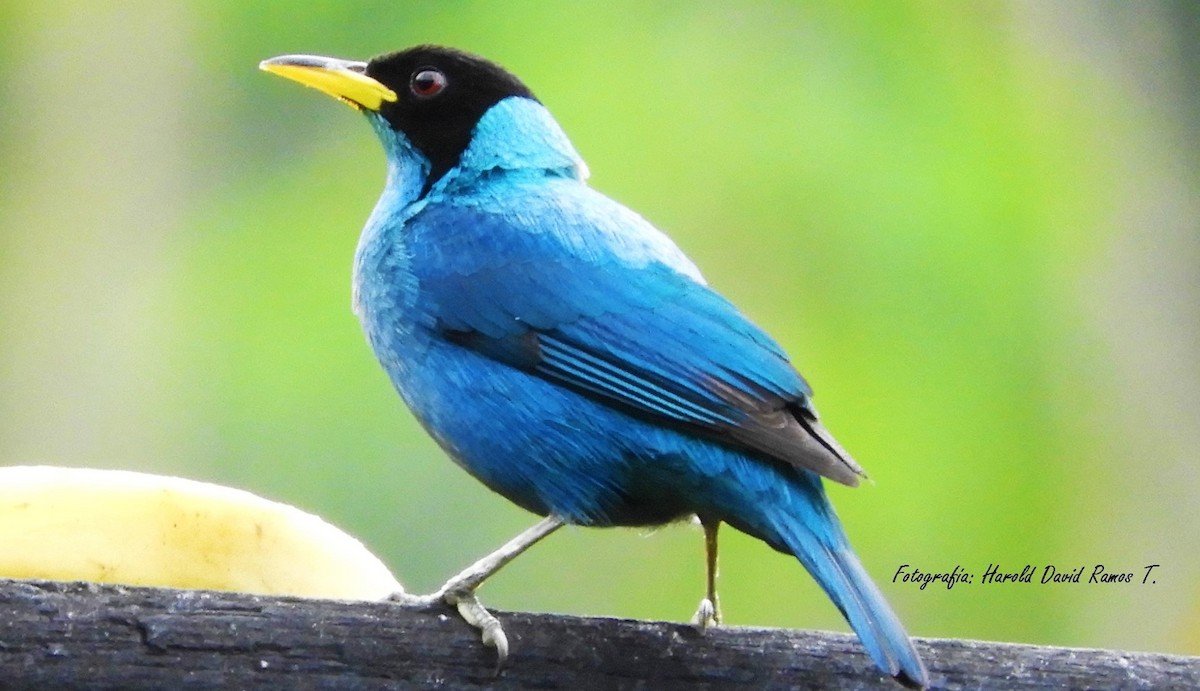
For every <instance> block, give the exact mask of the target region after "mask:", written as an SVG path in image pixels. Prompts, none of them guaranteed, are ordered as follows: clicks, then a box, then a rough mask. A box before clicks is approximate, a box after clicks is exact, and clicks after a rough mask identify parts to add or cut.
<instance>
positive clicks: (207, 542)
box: [0, 466, 403, 600]
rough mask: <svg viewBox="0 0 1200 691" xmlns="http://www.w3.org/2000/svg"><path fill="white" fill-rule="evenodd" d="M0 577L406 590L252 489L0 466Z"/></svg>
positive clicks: (366, 555)
mask: <svg viewBox="0 0 1200 691" xmlns="http://www.w3.org/2000/svg"><path fill="white" fill-rule="evenodd" d="M0 577H7V578H24V579H47V580H57V581H98V582H102V583H121V584H127V585H145V586H161V587H172V588H199V589H207V590H229V591H239V592H247V593H258V594H264V595H295V596H302V597H319V598H331V599H346V600H378V599H384V598H386V597H388V596H389V595H392V594H394V593H398V592H403V589H402V588H401V586H400V584H399V583H398V582H397V581H396V579H395V577H393V576H392V574H391V573H390V572H389V571H388V569H387V567H386V566H384V565H383V562H381V561H380V560H379V559H378V557H376V556H375V555H373V554H371V553H370V552H369V551H368V550H367V549H366V548H365V547H363V545H362V543H361V542H359V541H358V540H356V539H354V538H353V537H351V536H350V535H347V534H346V533H344V532H342V531H341V530H338V529H337V528H335V527H333V526H332V525H330V524H328V523H326V522H325V521H323V520H321V519H320V518H318V517H317V516H314V515H312V514H310V513H305V512H304V511H301V510H300V509H297V508H296V507H294V506H289V505H287V504H280V503H278V502H273V501H269V500H267V499H263V498H262V497H259V496H256V495H254V494H251V493H249V492H245V491H242V490H237V489H232V488H229V487H222V486H220V485H213V484H209V483H205V482H196V481H194V480H185V479H183V478H178V477H167V476H161V475H149V474H145V473H137V472H130V471H124V470H95V469H86V468H58V467H48V466H12V467H6V468H0Z"/></svg>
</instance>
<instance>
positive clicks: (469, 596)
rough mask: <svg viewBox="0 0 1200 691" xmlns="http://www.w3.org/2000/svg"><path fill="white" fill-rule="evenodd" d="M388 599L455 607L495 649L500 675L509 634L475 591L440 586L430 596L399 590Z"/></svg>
mask: <svg viewBox="0 0 1200 691" xmlns="http://www.w3.org/2000/svg"><path fill="white" fill-rule="evenodd" d="M388 600H389V601H390V602H396V603H398V604H401V605H406V606H409V607H429V606H430V605H435V604H440V603H445V604H447V605H450V606H451V607H454V608H455V609H457V610H458V614H459V616H461V617H462V618H463V621H465V622H467V623H468V624H470V625H471V626H474V627H475V628H477V629H479V631H480V632H481V634H482V638H483V644H484V645H486V646H491V647H493V648H495V649H496V674H497V675H499V674H500V670H501V669H503V668H504V662H505V661H506V660H508V636H507V635H505V633H504V627H503V626H501V625H500V620H499V619H497V618H496V617H495V616H493V615H492V613H491V612H489V611H487V608H486V607H484V606H483V603H481V602H480V601H479V598H478V597H476V596H475V593H474V592H472V591H469V590H467V591H463V590H454V589H442V590H438V591H437V592H435V593H430V594H429V595H413V594H412V593H407V592H404V591H403V590H401V591H398V592H395V593H392V594H391V595H389V596H388Z"/></svg>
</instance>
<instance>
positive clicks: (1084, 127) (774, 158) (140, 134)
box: [0, 0, 1200, 654]
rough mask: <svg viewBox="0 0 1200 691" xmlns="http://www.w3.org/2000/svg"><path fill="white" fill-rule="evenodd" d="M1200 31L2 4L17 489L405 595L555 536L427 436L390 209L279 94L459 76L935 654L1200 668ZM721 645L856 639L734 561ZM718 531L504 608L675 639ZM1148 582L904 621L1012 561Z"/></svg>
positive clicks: (985, 9)
mask: <svg viewBox="0 0 1200 691" xmlns="http://www.w3.org/2000/svg"><path fill="white" fill-rule="evenodd" d="M1197 7H1198V6H1197V5H1196V4H1195V3H1188V2H1178V3H1162V2H1158V3H1155V2H1146V3H1083V2H1058V3H1034V2H1017V3H1004V2H980V3H956V2H946V3H893V2H880V3H831V4H807V3H806V4H798V3H793V2H774V3H768V2H760V3H729V2H708V3H646V2H630V1H620V2H617V1H612V0H608V1H606V2H603V3H561V4H554V3H541V2H495V3H484V2H477V3H472V2H442V3H437V4H434V3H397V2H379V3H342V2H329V3H323V4H318V3H283V2H254V3H246V2H234V1H232V0H222V1H215V0H214V1H208V2H193V3H162V2H149V1H145V0H130V1H129V2H117V3H94V4H90V5H89V4H86V3H84V4H81V3H75V2H41V1H39V2H33V1H28V0H17V1H15V2H14V1H13V0H9V1H8V2H5V3H4V4H3V5H2V6H0V104H2V105H0V165H2V167H0V171H2V172H0V463H3V464H25V463H53V464H60V465H89V466H101V467H120V468H131V469H141V470H148V471H154V472H162V473H170V474H179V475H185V476H189V477H193V478H198V479H204V480H210V481H215V482H220V483H223V484H229V485H234V486H238V487H242V488H246V489H250V490H252V491H255V492H257V493H260V494H263V495H265V496H268V497H271V498H274V499H279V500H283V501H287V502H289V503H293V504H296V505H299V506H301V507H303V508H305V509H308V510H310V511H313V512H316V513H318V514H320V515H322V516H324V517H325V518H327V519H328V520H330V521H332V522H334V523H335V524H337V525H339V526H341V527H343V528H345V529H347V530H348V531H350V532H351V533H353V534H355V535H357V536H359V537H361V538H362V539H363V540H364V541H365V542H366V543H367V544H368V545H369V546H370V547H372V548H373V549H374V550H375V551H377V552H378V553H379V554H381V555H382V556H383V558H384V559H385V561H387V562H388V563H389V564H390V565H391V566H392V567H393V569H394V571H395V572H396V573H397V575H398V576H399V578H400V579H401V581H402V582H404V583H405V584H406V585H407V586H408V587H409V589H410V590H414V591H429V590H431V589H432V588H434V587H435V586H436V585H438V584H439V583H440V582H441V580H442V579H444V578H445V577H446V576H448V575H449V574H451V573H453V572H455V571H457V570H458V569H459V568H461V567H462V566H465V565H466V564H468V563H470V562H471V561H473V560H474V559H475V558H477V557H479V556H481V555H482V554H484V553H485V552H487V551H488V550H490V549H492V548H493V547H495V546H497V545H499V544H500V543H501V542H502V541H503V540H505V539H507V538H508V537H510V536H511V535H513V534H515V533H516V532H517V531H519V530H520V529H522V528H523V527H525V526H527V525H528V524H530V523H531V522H532V517H531V516H529V515H527V514H524V513H523V512H522V511H520V510H519V509H517V508H515V507H513V506H511V505H510V504H508V503H507V502H506V501H505V500H503V499H501V498H500V497H497V496H494V495H492V494H490V493H489V492H488V491H487V490H485V489H484V488H483V487H482V486H480V485H478V484H477V483H476V482H475V481H474V480H472V479H471V478H469V477H468V476H466V475H465V474H464V473H462V472H461V471H460V470H458V469H457V468H456V467H454V466H453V464H451V463H450V462H448V461H447V460H446V459H445V458H444V456H443V454H442V453H441V452H440V451H439V450H438V449H437V448H436V446H435V445H434V444H433V443H432V442H431V441H430V440H429V439H428V438H427V437H426V436H425V435H424V434H423V432H422V431H421V430H420V429H419V427H418V426H417V424H416V423H415V422H414V421H413V419H412V418H411V417H410V416H409V414H408V413H407V412H406V411H405V410H404V408H403V405H402V403H401V402H400V400H399V398H398V397H397V396H396V395H395V394H394V392H393V391H392V390H391V389H390V387H389V384H388V382H387V380H386V378H385V377H384V375H383V373H382V371H381V370H380V369H379V367H378V366H377V365H376V364H375V362H374V360H373V358H372V356H371V354H370V352H369V351H368V348H367V346H366V344H365V342H364V340H363V338H362V336H361V334H360V331H359V328H358V325H357V323H356V322H355V319H354V317H353V316H352V315H351V313H350V310H349V300H350V297H349V268H350V260H351V257H352V253H353V249H354V245H355V241H356V237H357V233H358V230H359V228H360V227H361V225H362V223H363V221H364V220H365V218H366V216H367V213H368V212H369V211H370V209H371V207H372V205H373V203H374V200H375V198H376V196H377V194H378V192H379V188H380V185H381V184H382V179H383V159H382V155H381V153H380V151H379V150H378V147H377V144H376V142H375V139H374V136H373V135H372V133H371V132H370V130H369V128H368V127H367V126H366V125H365V123H364V122H362V120H361V118H360V117H359V116H356V115H355V114H354V113H353V112H352V111H351V110H349V109H347V108H345V107H343V106H341V105H338V104H337V103H335V102H333V101H331V100H329V99H326V98H324V97H322V96H320V95H319V94H317V93H316V92H313V91H308V90H304V89H301V88H300V87H298V86H297V85H295V84H291V83H288V82H286V81H284V80H282V79H278V78H275V77H271V76H269V75H266V74H264V73H261V72H259V71H258V70H257V69H256V65H257V63H258V61H259V60H261V59H263V58H266V57H270V56H274V55H279V54H284V53H300V52H303V53H318V54H330V55H336V56H341V57H355V58H365V57H369V56H371V55H374V54H376V53H380V52H384V51H388V50H394V49H398V48H401V47H405V46H408V45H411V44H415V43H423V42H436V43H442V44H449V45H453V46H457V47H460V48H465V49H469V50H472V51H475V52H479V53H482V54H484V55H486V56H488V57H490V58H492V59H494V60H496V61H498V62H500V63H502V64H504V65H506V66H507V67H509V68H510V69H511V70H513V71H514V72H516V73H517V74H519V75H521V76H522V78H523V79H524V80H525V81H526V82H527V83H528V84H529V85H530V86H531V87H532V88H533V89H534V91H535V92H536V93H537V94H538V95H539V97H540V98H541V99H542V100H543V101H544V102H545V103H546V104H547V105H548V106H549V107H550V109H551V110H552V111H553V112H554V113H555V115H556V117H557V118H558V120H559V122H560V123H561V124H562V125H563V127H564V129H565V130H566V131H567V132H568V134H569V135H570V136H571V137H572V139H573V141H574V143H575V144H576V146H577V148H578V149H579V151H580V152H581V153H582V155H583V156H584V158H585V159H586V160H587V161H588V163H589V165H590V167H591V169H592V171H593V177H592V184H593V185H594V186H595V187H597V188H598V189H600V190H602V191H604V192H606V193H608V194H610V195H611V196H613V197H615V198H616V199H618V200H620V201H622V202H623V203H625V204H627V205H629V206H630V207H632V208H634V209H636V210H638V211H639V212H640V213H642V214H643V215H644V216H646V217H647V218H649V219H650V220H651V221H652V222H654V223H655V224H656V225H658V226H659V227H660V228H662V229H664V230H665V231H667V232H668V233H670V234H671V235H672V236H673V237H674V238H675V240H676V241H677V242H678V243H679V244H680V245H681V246H682V247H683V249H684V250H685V251H686V252H687V253H688V254H689V255H691V257H692V258H693V259H694V260H695V261H696V262H697V264H699V265H700V267H701V268H702V270H704V272H705V274H706V276H707V277H708V279H709V281H710V283H711V284H712V285H714V286H715V287H716V288H717V289H719V290H721V291H722V292H724V293H725V294H726V295H728V296H729V297H730V298H732V299H733V300H734V302H735V303H737V304H739V305H741V306H742V307H743V309H744V310H745V311H746V312H747V313H748V314H749V315H750V316H751V317H752V318H754V319H755V320H756V321H757V322H758V323H760V324H761V325H763V326H764V327H765V328H766V329H767V330H768V331H769V332H771V333H772V334H774V335H775V337H776V338H777V339H779V340H780V342H781V343H782V344H783V345H784V346H785V347H786V348H787V349H788V351H789V352H790V353H791V354H792V356H793V358H794V360H795V362H796V363H797V364H798V366H799V367H800V369H801V370H802V371H803V372H804V373H805V375H806V376H807V377H808V378H809V380H810V382H811V383H812V384H813V386H814V388H815V389H816V392H817V404H818V406H819V407H820V409H821V411H822V412H823V414H824V416H825V419H826V422H827V424H828V425H829V427H830V428H831V429H832V430H833V431H834V432H835V433H836V434H837V435H838V437H839V438H840V439H841V441H842V442H843V444H845V445H846V446H847V447H848V448H849V449H850V450H851V451H852V452H853V453H854V454H855V456H856V457H857V458H858V460H859V461H860V462H862V463H863V464H864V466H865V467H866V468H867V470H868V472H869V473H870V474H871V477H872V478H873V480H874V483H873V484H868V485H866V486H864V487H862V488H860V489H857V490H846V489H844V488H832V489H831V494H832V496H833V500H834V502H835V504H836V505H837V507H838V511H839V513H840V515H841V516H842V518H843V520H844V522H845V524H846V525H847V528H848V531H849V533H850V536H851V538H852V540H853V542H854V544H855V546H856V547H857V550H858V552H859V554H860V555H861V556H862V559H863V561H864V563H865V564H866V566H867V568H868V570H870V571H871V572H872V573H873V574H874V575H875V577H876V579H877V580H878V581H879V582H880V584H881V587H882V589H883V590H884V592H885V593H886V594H887V596H888V598H889V599H890V600H891V602H892V603H893V604H894V606H895V607H896V609H897V610H898V612H899V613H900V615H901V619H903V620H904V621H905V623H906V624H907V626H908V628H909V630H910V632H912V633H914V634H915V635H923V636H937V637H969V638H983V639H997V640H1013V641H1025V642H1034V643H1043V644H1058V645H1073V646H1105V647H1117V648H1130V649H1142V650H1161V651H1169V652H1178V653H1192V654H1200V624H1198V623H1197V622H1200V548H1198V547H1200V537H1198V536H1200V509H1198V508H1197V498H1196V494H1197V492H1196V490H1197V487H1198V486H1200V469H1198V468H1200V466H1198V465H1197V464H1196V462H1195V459H1196V449H1197V448H1198V447H1200V366H1198V364H1197V363H1198V361H1200V360H1198V357H1197V356H1198V355H1200V310H1198V309H1197V306H1198V305H1200V280H1198V273H1200V272H1198V271H1197V268H1198V267H1200V194H1198V193H1200V176H1198V174H1197V170H1198V166H1197V163H1198V162H1200V149H1198V146H1197V144H1198V142H1200V138H1198V137H1197V132H1198V131H1200V102H1198V101H1197V94H1198V93H1200V89H1198V88H1197V81H1198V80H1197V76H1198V75H1200V52H1198V49H1197V46H1198V45H1200V42H1197V40H1196V36H1197V35H1200V10H1197ZM722 546H723V554H722V580H721V593H722V598H723V604H724V606H725V613H726V617H727V620H728V622H730V623H733V624H756V625H775V626H789V627H811V628H833V629H845V628H846V627H845V624H844V623H843V622H842V621H841V619H840V617H839V616H838V615H837V613H836V611H835V610H834V608H833V607H831V606H830V605H829V603H828V602H827V601H826V600H825V598H824V597H823V596H822V595H821V594H820V593H819V592H818V590H817V589H816V587H815V585H814V584H813V583H812V581H811V579H810V578H809V577H808V575H807V574H806V573H805V572H804V570H803V569H802V568H801V567H800V566H799V565H798V564H797V563H796V562H795V561H794V560H792V559H789V558H785V557H783V556H782V555H779V554H776V553H774V552H772V551H771V550H770V549H768V548H767V547H765V546H763V545H762V544H760V543H757V542H755V541H753V540H750V539H748V538H744V537H742V536H741V535H738V534H735V533H734V532H733V531H726V532H725V533H724V536H723V542H722ZM702 561H703V560H702V537H701V534H700V532H699V531H698V530H697V529H694V528H689V527H668V528H664V529H661V530H657V531H641V532H639V531H627V530H619V531H618V530H612V531H600V530H586V529H570V530H567V531H564V532H563V533H561V534H559V535H556V536H555V537H554V538H552V539H551V540H550V541H549V542H547V543H546V544H544V545H542V546H539V547H537V548H536V549H535V550H534V551H533V552H531V553H530V554H528V555H526V556H525V557H523V558H522V559H520V560H518V561H517V562H516V563H515V564H513V565H512V566H511V567H509V568H508V569H506V570H505V571H504V572H502V573H501V574H500V575H499V576H498V577H497V578H496V579H495V580H494V581H492V582H490V583H489V584H488V585H487V587H486V588H485V589H484V590H483V593H482V594H483V596H484V600H485V602H487V603H489V604H490V605H493V606H495V607H500V608H515V609H528V610H549V611H560V612H571V613H581V614H603V615H619V616H628V617H639V618H664V619H672V620H681V619H686V618H687V617H688V616H690V615H691V613H692V611H693V610H694V608H695V605H696V602H697V600H698V598H699V597H700V595H701V594H702V586H703V581H702V573H703V563H702ZM990 563H996V564H1000V565H1001V566H1002V567H1003V569H1005V570H1019V569H1020V568H1021V567H1022V566H1024V565H1025V564H1033V565H1035V566H1037V567H1039V568H1040V567H1041V566H1043V565H1046V564H1054V565H1056V566H1057V567H1059V568H1060V569H1073V568H1077V567H1079V566H1086V567H1087V570H1088V571H1089V572H1090V570H1091V568H1092V566H1093V565H1095V564H1103V565H1105V566H1106V567H1108V569H1109V570H1112V571H1133V572H1134V573H1135V576H1136V578H1137V580H1139V581H1140V578H1141V574H1142V570H1143V567H1144V566H1145V565H1147V564H1161V567H1160V568H1159V569H1158V571H1157V572H1156V574H1155V580H1156V581H1157V582H1156V583H1154V584H1147V585H1141V584H1140V583H1139V584H1137V585H1105V586H1101V585H1012V584H1007V585H990V586H984V585H979V584H978V581H977V583H976V584H975V585H971V586H963V585H960V586H958V587H955V588H954V589H953V590H947V589H945V588H940V587H930V588H928V589H926V590H924V591H921V590H918V589H917V588H916V587H913V586H911V585H905V584H903V583H892V582H891V577H892V574H893V573H895V571H896V569H897V567H899V566H900V565H901V564H911V565H913V566H915V567H917V568H920V569H922V570H926V571H948V570H950V569H952V568H954V566H956V565H959V566H962V567H963V568H964V569H966V570H967V571H969V572H973V573H975V574H976V578H977V579H978V578H979V576H981V575H982V572H983V571H984V570H985V569H986V568H987V566H988V564H990Z"/></svg>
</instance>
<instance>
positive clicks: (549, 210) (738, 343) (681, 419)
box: [408, 186, 863, 485]
mask: <svg viewBox="0 0 1200 691" xmlns="http://www.w3.org/2000/svg"><path fill="white" fill-rule="evenodd" d="M578 189H579V190H586V192H584V193H582V194H586V195H587V196H586V197H585V198H583V199H575V198H574V197H570V196H568V197H567V199H568V200H574V201H576V202H578V203H571V202H570V201H568V202H567V203H564V201H563V195H562V194H561V191H560V193H559V194H558V195H555V196H552V197H551V196H545V197H539V196H537V195H532V196H531V195H526V196H524V197H523V198H522V203H523V206H522V207H521V208H517V209H514V208H512V207H511V206H510V207H509V211H508V212H506V213H498V212H495V211H485V210H484V209H495V208H497V205H496V204H494V203H492V204H478V205H476V204H457V203H456V204H451V203H442V204H430V205H429V206H427V207H426V208H425V209H423V210H422V211H421V212H419V213H418V214H416V215H415V216H414V217H413V218H411V219H410V221H409V224H408V231H409V232H410V233H411V235H410V238H409V242H410V246H413V247H420V248H421V252H422V253H424V254H423V256H422V257H421V261H419V262H414V265H413V268H414V271H415V273H416V275H417V279H418V281H419V284H420V290H421V294H422V298H423V299H422V302H423V303H424V308H425V309H426V310H427V311H428V314H427V318H428V323H431V324H433V325H434V328H435V329H436V331H437V333H438V334H439V336H441V337H442V338H445V339H447V340H449V341H451V342H453V343H456V344H458V345H460V346H462V347H465V348H469V349H472V350H474V351H477V352H479V353H482V354H484V355H486V356H488V357H491V358H493V359H495V360H498V361H500V362H503V363H506V364H508V365H510V366H513V367H518V368H521V369H523V370H525V371H528V372H529V373H531V374H533V375H536V376H539V377H543V378H545V379H547V380H550V381H553V382H555V383H557V384H560V385H562V386H566V387H569V388H571V389H573V390H575V391H578V392H580V393H582V394H584V395H587V396H590V397H592V398H594V399H597V400H600V401H603V402H605V403H606V404H608V405H612V406H615V407H618V408H620V409H622V410H625V411H626V412H629V413H630V414H633V415H637V416H640V417H643V418H646V419H650V420H653V421H655V422H656V423H659V424H666V425H671V426H674V427H676V428H682V429H684V430H686V431H688V432H690V433H694V434H698V435H701V436H705V437H709V438H714V439H717V440H718V441H721V442H724V443H727V444H732V445H734V446H737V447H741V448H745V449H748V450H752V451H755V452H757V453H759V454H765V455H766V456H768V457H771V458H775V459H778V460H782V461H784V462H787V463H789V464H792V465H794V466H797V467H801V468H807V469H809V470H812V471H814V472H817V473H819V474H821V475H824V476H826V477H829V478H831V479H833V480H836V481H838V482H842V483H845V484H849V485H854V484H857V482H858V478H859V476H861V475H863V472H862V469H861V468H860V467H859V466H858V465H857V464H856V463H855V462H854V460H853V459H851V458H850V456H849V455H848V454H846V452H845V451H844V450H843V449H842V448H841V447H840V446H839V445H838V444H837V442H836V441H834V439H833V438H832V436H830V435H829V433H828V432H826V431H825V429H824V428H823V427H822V426H821V425H820V423H819V422H817V417H816V413H815V412H814V410H813V409H812V407H811V405H810V404H809V396H810V395H811V390H810V389H809V387H808V385H807V384H806V383H805V381H804V379H803V378H802V377H801V376H800V374H799V373H798V372H796V370H795V369H794V368H793V367H792V366H791V364H790V363H789V362H788V360H787V356H786V355H785V354H784V352H783V351H782V350H781V349H780V348H779V346H778V345H777V344H776V343H775V342H774V341H773V340H771V338H770V337H768V336H767V335H766V334H765V333H763V332H762V331H761V330H760V329H759V328H758V327H756V326H755V325H754V324H753V323H751V322H750V321H749V320H748V319H746V317H745V316H744V315H742V314H741V312H739V311H738V310H737V308H735V307H734V306H733V305H732V304H730V303H729V302H728V301H727V300H725V299H724V298H723V297H721V296H720V295H719V294H717V293H716V292H714V291H712V290H711V289H709V288H708V287H707V286H705V285H704V284H703V283H702V282H700V281H699V280H697V279H698V275H696V276H693V275H690V274H691V273H693V272H694V267H692V266H691V265H690V263H687V261H686V259H684V258H683V256H682V254H680V253H679V252H678V250H677V249H676V248H675V247H674V245H672V244H670V242H669V241H668V240H666V238H665V236H663V235H662V234H661V233H659V232H658V231H657V230H655V229H654V228H652V227H651V226H650V225H649V224H647V223H646V222H645V221H643V220H642V219H641V218H640V217H638V216H636V215H634V214H633V213H632V212H629V211H627V210H625V209H624V208H623V207H620V206H619V205H617V204H616V203H615V202H612V201H610V200H608V199H607V198H605V197H603V196H601V195H599V194H598V193H595V192H591V191H590V190H587V188H584V187H582V186H579V187H578ZM510 199H511V197H510Z"/></svg>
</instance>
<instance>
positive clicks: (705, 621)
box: [692, 597, 721, 635]
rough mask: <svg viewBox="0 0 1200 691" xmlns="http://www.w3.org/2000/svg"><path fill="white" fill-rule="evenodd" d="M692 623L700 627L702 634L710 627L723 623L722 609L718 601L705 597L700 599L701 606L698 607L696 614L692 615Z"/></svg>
mask: <svg viewBox="0 0 1200 691" xmlns="http://www.w3.org/2000/svg"><path fill="white" fill-rule="evenodd" d="M692 623H693V624H695V625H696V626H697V628H699V629H700V634H701V635H704V634H705V633H707V632H708V630H709V628H711V627H714V626H718V625H719V624H720V623H721V609H720V606H719V605H718V604H717V602H716V601H714V600H710V599H709V598H707V597H706V598H704V599H703V600H701V601H700V606H699V607H698V608H696V614H695V615H694V616H693V617H692Z"/></svg>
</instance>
